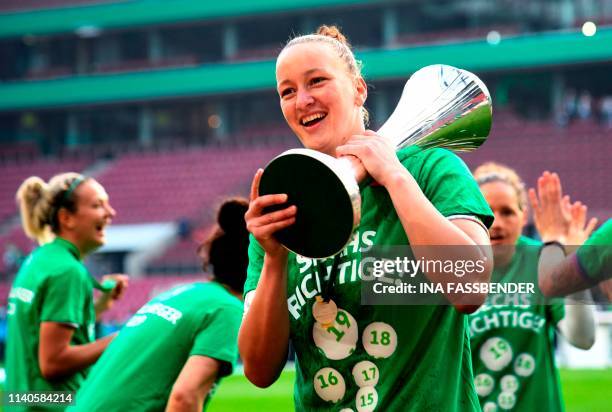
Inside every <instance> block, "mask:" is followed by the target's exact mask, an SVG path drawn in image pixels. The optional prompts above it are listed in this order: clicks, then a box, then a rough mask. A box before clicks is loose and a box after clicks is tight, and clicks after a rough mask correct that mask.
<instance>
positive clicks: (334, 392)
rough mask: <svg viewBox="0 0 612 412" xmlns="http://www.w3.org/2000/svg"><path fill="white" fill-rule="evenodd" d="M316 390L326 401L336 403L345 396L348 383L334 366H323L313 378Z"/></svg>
mask: <svg viewBox="0 0 612 412" xmlns="http://www.w3.org/2000/svg"><path fill="white" fill-rule="evenodd" d="M312 383H313V385H314V388H315V392H316V393H317V395H319V397H320V398H321V399H323V400H324V401H330V402H333V403H336V402H338V401H340V400H341V399H342V398H343V397H344V393H345V392H346V384H345V383H344V378H343V377H342V375H341V374H340V372H338V371H337V370H335V369H334V368H323V369H320V370H319V371H318V372H317V373H315V376H314V379H313V382H312Z"/></svg>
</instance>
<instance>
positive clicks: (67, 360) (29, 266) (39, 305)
mask: <svg viewBox="0 0 612 412" xmlns="http://www.w3.org/2000/svg"><path fill="white" fill-rule="evenodd" d="M17 200H18V202H19V204H20V211H21V218H22V222H23V227H24V230H25V232H26V234H27V235H28V236H29V237H30V238H32V239H35V240H37V241H38V242H39V243H41V244H42V246H40V247H39V248H37V249H36V250H34V251H33V252H32V254H31V255H30V256H28V257H27V259H26V260H25V261H24V263H23V265H22V266H21V268H20V270H19V272H18V274H17V276H16V278H15V281H14V283H13V286H12V288H11V291H10V294H9V299H8V306H7V314H8V337H7V352H6V371H7V381H6V387H5V390H6V391H7V392H24V391H29V392H31V391H76V390H77V389H78V388H79V386H80V385H81V382H82V381H83V379H84V378H85V376H86V373H87V371H88V367H89V366H90V365H91V364H92V363H94V362H95V361H96V360H97V359H98V357H99V356H100V355H101V353H102V351H104V349H105V348H106V346H107V345H108V343H109V342H110V340H111V339H112V337H106V338H102V339H99V340H95V337H94V324H95V321H96V316H97V315H99V314H100V313H101V312H102V311H104V310H106V309H108V308H109V307H110V306H111V305H112V303H113V301H114V300H115V299H118V298H119V297H120V296H121V294H122V292H123V290H124V289H125V287H126V286H127V277H125V276H123V275H113V276H112V278H113V280H114V282H115V284H114V285H115V286H114V287H112V286H111V287H110V290H108V291H107V292H106V293H103V294H102V296H101V298H100V299H99V300H98V301H97V302H95V303H94V300H93V288H94V287H100V285H99V284H98V283H97V281H96V280H95V279H94V278H93V277H91V276H90V275H89V273H88V272H87V269H86V268H85V266H84V265H83V263H82V259H83V258H84V257H85V256H86V255H88V254H89V253H91V252H93V251H94V250H95V249H96V248H98V247H100V246H102V245H103V244H104V241H105V237H104V236H105V228H106V226H107V225H108V224H109V223H110V222H111V219H112V218H113V216H115V211H114V210H113V208H112V207H111V206H110V203H109V200H108V195H107V194H106V192H105V190H104V188H103V187H102V186H101V185H100V184H99V183H98V182H96V181H95V180H93V179H91V178H85V177H83V176H81V175H79V174H77V173H64V174H60V175H57V176H55V177H53V178H52V179H51V180H50V181H49V183H45V182H44V181H43V180H42V179H40V178H38V177H30V178H28V179H27V180H25V181H24V183H23V184H22V185H21V187H20V188H19V190H18V192H17ZM8 408H9V410H47V409H49V408H51V407H50V406H48V405H47V406H41V405H39V406H30V407H28V406H25V405H17V404H14V405H9V406H8ZM51 409H53V410H57V408H51Z"/></svg>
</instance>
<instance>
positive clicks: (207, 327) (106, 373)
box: [70, 200, 248, 412]
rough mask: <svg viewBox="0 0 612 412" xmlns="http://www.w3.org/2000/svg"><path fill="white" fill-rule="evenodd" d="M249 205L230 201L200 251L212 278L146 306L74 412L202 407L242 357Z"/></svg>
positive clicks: (104, 359) (96, 373) (90, 381)
mask: <svg viewBox="0 0 612 412" xmlns="http://www.w3.org/2000/svg"><path fill="white" fill-rule="evenodd" d="M247 208H248V203H247V202H246V200H230V201H228V202H225V203H224V204H223V205H222V206H221V209H220V210H219V214H218V219H217V220H218V222H219V227H218V229H217V230H216V232H215V233H214V234H213V235H212V236H211V239H209V241H208V242H206V243H205V244H203V245H202V246H201V247H200V250H203V251H204V252H207V253H206V255H207V256H206V258H205V261H207V262H208V263H210V264H211V265H212V266H213V272H214V278H213V280H212V281H211V282H202V283H191V284H186V285H182V286H177V287H175V288H173V289H171V290H169V291H167V292H165V293H162V294H161V295H159V296H157V297H155V298H154V299H152V300H151V301H149V302H148V303H147V304H145V305H144V306H143V307H142V308H140V309H139V310H138V312H136V314H135V315H134V316H132V318H131V319H130V320H129V321H128V322H127V323H126V325H125V326H124V327H123V329H121V331H120V332H119V335H118V336H117V338H116V339H115V340H114V341H113V343H112V344H111V345H110V346H109V347H108V349H107V351H106V352H105V353H104V356H102V357H101V358H100V360H99V361H98V363H97V364H96V365H95V367H94V368H93V370H92V372H91V375H90V377H89V378H88V379H87V380H86V381H85V383H84V385H83V387H82V389H81V390H80V391H79V392H78V393H77V398H76V406H75V407H74V408H72V409H70V410H73V411H87V412H94V411H104V412H111V411H158V410H164V409H165V410H168V411H201V410H202V408H203V405H204V404H205V402H206V401H207V400H208V399H209V395H210V393H211V390H212V389H213V387H214V385H215V383H216V382H218V381H219V379H220V378H222V377H223V376H226V375H229V374H230V373H231V372H232V367H233V364H234V363H235V361H236V360H237V357H238V348H237V343H236V340H237V335H238V328H239V326H240V321H241V319H242V302H241V300H240V297H241V294H242V288H243V284H244V280H245V277H246V266H247V248H248V233H247V231H246V228H245V224H244V213H245V212H246V210H247ZM235 222H241V224H235Z"/></svg>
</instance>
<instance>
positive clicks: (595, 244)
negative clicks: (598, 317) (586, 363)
mask: <svg viewBox="0 0 612 412" xmlns="http://www.w3.org/2000/svg"><path fill="white" fill-rule="evenodd" d="M529 194H530V199H531V203H532V206H533V209H534V221H535V223H536V226H537V227H538V231H539V232H540V233H541V234H542V239H544V240H546V241H547V242H549V243H548V245H547V246H548V247H546V248H545V249H544V250H543V252H542V255H541V256H540V270H539V281H540V287H541V289H542V292H543V293H544V294H546V295H547V296H564V295H567V294H569V293H573V292H577V291H580V290H584V289H588V288H591V287H593V286H595V285H596V284H597V283H599V284H600V288H601V289H602V290H603V291H604V293H605V294H606V295H607V297H608V299H609V300H612V279H611V278H612V219H608V220H607V221H606V222H605V223H604V224H603V225H602V226H601V227H600V228H599V229H597V231H595V233H593V235H592V236H590V237H588V239H586V241H585V237H586V236H584V235H583V233H582V232H581V231H580V230H579V229H580V227H581V226H584V222H585V221H586V206H582V205H581V206H580V207H578V208H574V209H573V210H572V211H570V212H567V211H566V212H565V213H564V211H563V208H564V207H567V202H563V201H562V193H561V184H560V183H559V178H558V176H556V175H555V174H554V173H553V174H551V173H548V172H545V173H544V174H542V176H541V177H540V178H539V179H538V191H537V193H536V191H535V189H531V191H530V193H529ZM568 213H569V214H572V219H571V220H570V219H567V218H566V217H565V216H567V215H568ZM551 216H552V217H551ZM573 222H581V223H582V225H580V224H578V225H576V224H572V223H573ZM596 224H597V219H591V220H590V221H589V223H588V224H587V226H586V227H587V229H586V234H587V235H588V234H589V233H590V232H591V231H592V230H593V228H594V227H595V225H596ZM583 242H584V243H583ZM580 245H581V246H580ZM559 246H561V247H559ZM576 246H580V247H579V248H578V250H575V251H574V250H573V249H574V248H575V247H576ZM566 253H569V256H568V257H567V258H566V257H565V254H566Z"/></svg>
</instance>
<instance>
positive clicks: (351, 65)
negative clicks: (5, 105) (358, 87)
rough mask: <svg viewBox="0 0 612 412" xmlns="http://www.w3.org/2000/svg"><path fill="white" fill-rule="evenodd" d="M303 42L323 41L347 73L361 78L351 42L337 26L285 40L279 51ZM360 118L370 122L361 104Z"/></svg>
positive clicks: (323, 26) (358, 63)
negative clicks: (340, 61)
mask: <svg viewBox="0 0 612 412" xmlns="http://www.w3.org/2000/svg"><path fill="white" fill-rule="evenodd" d="M303 43H324V44H327V45H329V46H331V47H332V49H334V51H335V52H336V54H337V55H338V57H339V58H340V59H341V60H342V61H343V62H344V63H345V64H346V67H347V71H348V73H349V74H350V75H351V76H353V78H354V79H359V78H363V76H362V74H361V67H362V63H361V61H359V60H357V59H356V58H355V54H354V53H353V50H352V49H351V44H350V43H349V41H348V39H347V38H346V36H345V35H344V34H342V33H341V32H340V29H339V28H338V27H336V26H326V25H322V26H319V28H318V29H317V30H316V31H315V33H313V34H306V35H302V36H297V37H294V38H293V39H291V40H289V41H288V42H287V44H286V45H285V47H283V50H281V53H282V52H283V51H285V50H286V49H288V48H289V47H292V46H295V45H297V44H303ZM279 55H280V53H279ZM361 118H362V119H363V124H364V125H366V126H367V125H368V124H369V123H370V114H369V113H368V110H367V109H366V108H365V107H364V106H361Z"/></svg>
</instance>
